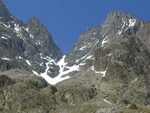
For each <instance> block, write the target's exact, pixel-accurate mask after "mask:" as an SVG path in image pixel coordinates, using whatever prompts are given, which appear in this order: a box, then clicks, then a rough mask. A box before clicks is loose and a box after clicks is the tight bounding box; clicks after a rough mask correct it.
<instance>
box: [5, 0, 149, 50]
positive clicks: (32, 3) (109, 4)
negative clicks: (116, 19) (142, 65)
mask: <svg viewBox="0 0 150 113" xmlns="http://www.w3.org/2000/svg"><path fill="white" fill-rule="evenodd" d="M5 3H6V4H7V7H8V8H9V9H10V11H11V13H12V14H13V15H14V16H17V17H18V18H19V19H21V20H23V21H24V22H26V21H27V20H28V19H29V18H30V17H31V16H36V17H38V18H39V20H40V21H41V23H43V24H44V25H45V26H47V28H48V29H49V32H50V33H51V34H52V35H53V39H54V40H55V42H56V43H57V45H58V46H59V47H60V48H61V49H62V50H63V51H64V52H68V51H69V50H70V49H71V48H72V46H73V44H74V43H75V41H77V39H78V38H79V34H80V32H83V31H86V30H87V29H88V28H89V27H91V26H94V25H97V24H101V23H102V22H103V21H104V19H105V17H106V14H107V13H108V12H110V11H111V10H121V11H126V12H129V13H131V14H134V15H136V16H137V17H139V18H141V19H144V20H150V14H149V11H150V5H149V4H150V0H5Z"/></svg>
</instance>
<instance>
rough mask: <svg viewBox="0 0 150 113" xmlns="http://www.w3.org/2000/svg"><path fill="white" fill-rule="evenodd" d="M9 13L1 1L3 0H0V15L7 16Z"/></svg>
mask: <svg viewBox="0 0 150 113" xmlns="http://www.w3.org/2000/svg"><path fill="white" fill-rule="evenodd" d="M10 15H11V14H10V12H9V10H8V9H7V7H6V6H5V4H4V3H3V0H0V17H9V16H10Z"/></svg>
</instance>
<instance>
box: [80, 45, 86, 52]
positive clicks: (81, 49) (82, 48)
mask: <svg viewBox="0 0 150 113" xmlns="http://www.w3.org/2000/svg"><path fill="white" fill-rule="evenodd" d="M86 48H87V46H83V47H81V48H79V50H80V51H83V50H85V49H86Z"/></svg>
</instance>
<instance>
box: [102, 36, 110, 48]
mask: <svg viewBox="0 0 150 113" xmlns="http://www.w3.org/2000/svg"><path fill="white" fill-rule="evenodd" d="M106 43H108V37H105V38H104V39H103V40H102V45H101V47H104V45H105V44H106Z"/></svg>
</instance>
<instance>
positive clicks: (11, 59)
mask: <svg viewBox="0 0 150 113" xmlns="http://www.w3.org/2000/svg"><path fill="white" fill-rule="evenodd" d="M0 6H1V7H0V8H2V10H1V12H0V16H1V18H0V53H1V54H0V71H7V70H10V69H16V68H19V69H22V70H27V71H29V72H33V73H34V74H36V75H40V74H41V73H44V72H46V69H47V68H48V67H49V66H50V67H51V68H49V69H48V70H47V72H46V74H49V76H56V75H57V73H58V71H59V67H58V66H57V65H56V64H54V62H57V61H58V60H59V59H60V58H61V56H62V52H61V50H60V49H59V48H58V47H57V46H56V44H55V43H54V41H53V39H52V36H51V35H50V33H49V32H48V30H47V29H46V28H45V27H44V26H43V25H42V24H41V23H40V22H39V21H38V20H37V19H36V18H35V17H33V18H31V19H30V20H29V22H28V24H24V23H23V22H22V21H20V20H18V19H17V18H15V17H13V16H11V15H9V14H10V13H9V12H8V10H7V8H6V7H5V5H4V4H3V3H2V1H1V2H0ZM5 14H6V15H5ZM47 62H51V64H50V63H49V64H48V65H46V63H47ZM54 70H55V71H54Z"/></svg>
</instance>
